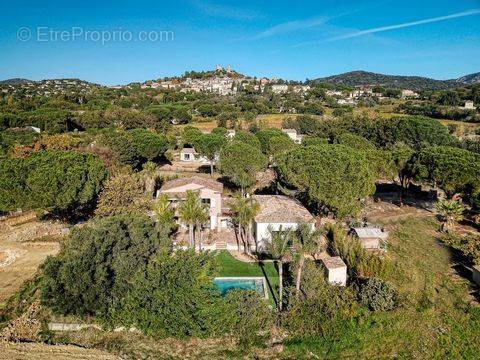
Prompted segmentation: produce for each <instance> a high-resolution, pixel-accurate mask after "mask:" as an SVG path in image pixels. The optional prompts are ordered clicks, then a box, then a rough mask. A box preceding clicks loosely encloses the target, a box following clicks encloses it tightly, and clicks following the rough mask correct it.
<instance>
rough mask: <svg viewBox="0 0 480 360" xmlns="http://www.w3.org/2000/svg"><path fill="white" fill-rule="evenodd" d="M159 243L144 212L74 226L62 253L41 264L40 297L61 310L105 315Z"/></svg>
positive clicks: (78, 313) (127, 288) (44, 301)
mask: <svg viewBox="0 0 480 360" xmlns="http://www.w3.org/2000/svg"><path fill="white" fill-rule="evenodd" d="M160 244H161V241H160V239H159V237H158V233H157V231H155V227H154V224H153V223H152V221H151V220H150V219H148V218H147V217H142V216H135V217H132V216H129V215H117V216H112V217H108V218H104V219H101V220H99V221H98V222H97V223H94V224H92V225H89V226H84V227H81V228H75V229H74V230H73V231H72V233H71V235H70V237H69V240H68V241H67V242H65V243H64V246H63V248H62V250H61V252H60V254H59V255H58V256H56V257H49V258H48V259H47V261H46V262H45V264H44V265H43V281H42V286H41V289H42V292H41V297H42V301H43V303H44V304H45V305H47V306H49V307H50V308H51V309H52V310H53V311H54V312H56V313H59V314H64V315H67V314H73V315H80V316H83V315H92V316H94V315H95V316H100V317H105V316H107V315H108V313H109V311H110V309H111V307H112V305H114V304H115V303H117V302H118V301H119V299H121V298H123V297H124V296H125V294H126V293H127V291H128V290H129V289H130V288H131V287H132V286H133V285H135V284H136V283H135V281H134V274H135V273H136V272H137V271H138V270H140V269H145V267H146V265H147V263H148V261H149V260H150V258H151V256H152V255H153V254H154V253H155V252H156V251H157V250H158V248H159V246H160Z"/></svg>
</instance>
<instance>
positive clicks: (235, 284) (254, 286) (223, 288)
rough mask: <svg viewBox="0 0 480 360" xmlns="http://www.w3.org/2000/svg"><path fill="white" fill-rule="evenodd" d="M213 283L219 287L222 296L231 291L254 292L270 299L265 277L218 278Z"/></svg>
mask: <svg viewBox="0 0 480 360" xmlns="http://www.w3.org/2000/svg"><path fill="white" fill-rule="evenodd" d="M213 283H214V284H215V285H217V287H218V290H220V294H222V296H225V294H226V293H228V292H229V291H230V290H234V289H241V290H253V291H256V292H258V293H259V294H260V295H261V296H262V297H264V298H265V299H268V292H267V286H266V282H265V279H264V278H263V277H216V278H215V279H213Z"/></svg>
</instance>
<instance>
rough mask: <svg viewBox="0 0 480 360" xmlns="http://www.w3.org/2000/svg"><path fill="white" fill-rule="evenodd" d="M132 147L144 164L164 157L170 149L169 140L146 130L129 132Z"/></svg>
mask: <svg viewBox="0 0 480 360" xmlns="http://www.w3.org/2000/svg"><path fill="white" fill-rule="evenodd" d="M127 134H128V136H129V137H130V139H131V143H132V145H133V146H134V147H135V148H136V152H137V154H138V155H139V156H140V157H141V158H142V162H146V161H152V160H156V159H158V158H159V157H161V156H163V154H164V153H165V151H166V150H167V148H168V141H167V138H166V137H165V136H163V135H158V134H156V133H154V132H151V131H149V130H145V129H132V130H128V131H127Z"/></svg>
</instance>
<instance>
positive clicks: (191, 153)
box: [180, 148, 198, 161]
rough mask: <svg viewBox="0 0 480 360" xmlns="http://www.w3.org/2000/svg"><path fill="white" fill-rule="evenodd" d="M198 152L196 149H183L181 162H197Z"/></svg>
mask: <svg viewBox="0 0 480 360" xmlns="http://www.w3.org/2000/svg"><path fill="white" fill-rule="evenodd" d="M197 155H198V154H197V152H196V151H195V149H194V148H183V149H182V150H180V160H182V161H195V160H196V159H197Z"/></svg>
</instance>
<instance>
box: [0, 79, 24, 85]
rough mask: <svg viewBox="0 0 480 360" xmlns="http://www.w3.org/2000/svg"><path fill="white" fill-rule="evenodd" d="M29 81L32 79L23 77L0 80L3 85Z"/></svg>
mask: <svg viewBox="0 0 480 360" xmlns="http://www.w3.org/2000/svg"><path fill="white" fill-rule="evenodd" d="M29 82H32V81H31V80H28V79H22V78H13V79H6V80H0V84H1V85H20V84H26V83H29Z"/></svg>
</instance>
